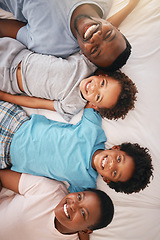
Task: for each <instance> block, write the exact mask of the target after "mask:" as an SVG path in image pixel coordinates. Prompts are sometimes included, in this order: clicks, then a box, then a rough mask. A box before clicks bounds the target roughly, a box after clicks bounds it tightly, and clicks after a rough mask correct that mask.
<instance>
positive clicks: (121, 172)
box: [92, 146, 135, 183]
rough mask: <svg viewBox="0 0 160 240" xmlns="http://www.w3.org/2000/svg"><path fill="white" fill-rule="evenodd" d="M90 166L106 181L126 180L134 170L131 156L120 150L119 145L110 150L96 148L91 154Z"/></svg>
mask: <svg viewBox="0 0 160 240" xmlns="http://www.w3.org/2000/svg"><path fill="white" fill-rule="evenodd" d="M92 163H93V164H92V166H93V168H94V169H96V170H97V172H98V173H99V174H100V175H101V176H102V177H103V180H104V181H105V182H107V183H109V182H110V181H112V182H118V181H119V182H126V181H128V180H129V179H130V178H131V177H132V175H133V172H134V169H135V164H134V160H133V158H132V157H130V156H128V155H127V154H126V153H125V152H123V151H121V150H120V148H119V146H115V147H113V148H112V149H111V150H98V151H96V153H95V156H94V155H93V161H92Z"/></svg>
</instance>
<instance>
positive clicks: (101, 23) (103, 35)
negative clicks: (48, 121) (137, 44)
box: [74, 15, 126, 67]
mask: <svg viewBox="0 0 160 240" xmlns="http://www.w3.org/2000/svg"><path fill="white" fill-rule="evenodd" d="M74 27H75V33H76V38H77V41H78V44H79V46H80V48H81V50H82V52H83V54H84V55H85V56H86V57H87V58H88V59H89V60H90V61H91V62H93V63H94V64H96V65H97V66H101V67H108V66H110V65H111V64H112V63H113V62H114V61H115V60H116V59H117V57H118V56H119V55H120V54H121V53H122V52H123V51H124V50H125V49H126V42H125V39H124V37H123V35H122V34H121V33H120V31H118V29H117V28H115V27H114V26H113V25H112V24H110V23H109V22H108V21H106V20H104V19H101V18H91V17H89V16H86V15H78V16H77V17H76V18H75V21H74Z"/></svg>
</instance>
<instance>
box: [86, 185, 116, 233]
mask: <svg viewBox="0 0 160 240" xmlns="http://www.w3.org/2000/svg"><path fill="white" fill-rule="evenodd" d="M85 191H91V192H94V193H95V194H96V195H97V197H98V198H99V200H100V205H101V217H100V219H99V221H98V223H96V224H95V225H94V226H89V227H88V228H89V229H90V230H92V231H94V230H97V229H101V228H104V227H106V226H107V225H108V224H110V222H111V221H112V219H113V215H114V205H113V202H112V200H111V198H110V197H109V196H108V195H107V194H106V193H105V192H103V191H101V190H99V189H94V188H88V189H87V190H85Z"/></svg>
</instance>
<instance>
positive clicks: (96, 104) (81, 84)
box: [0, 0, 153, 239]
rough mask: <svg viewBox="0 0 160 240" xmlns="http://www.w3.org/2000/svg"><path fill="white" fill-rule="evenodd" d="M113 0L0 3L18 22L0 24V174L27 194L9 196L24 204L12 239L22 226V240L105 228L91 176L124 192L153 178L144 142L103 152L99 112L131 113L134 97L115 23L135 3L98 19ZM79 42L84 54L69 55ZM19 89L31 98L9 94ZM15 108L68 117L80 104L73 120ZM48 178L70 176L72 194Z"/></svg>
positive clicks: (126, 51) (104, 202)
mask: <svg viewBox="0 0 160 240" xmlns="http://www.w3.org/2000/svg"><path fill="white" fill-rule="evenodd" d="M6 2H7V4H6ZM111 2H112V1H109V0H108V1H104V2H103V1H102V2H101V3H99V1H98V0H97V1H92V4H91V1H89V3H88V1H87V0H86V1H83V3H81V2H80V1H78V0H77V1H75V0H74V1H71V0H70V1H66V0H65V1H63V3H62V1H48V3H47V4H50V6H46V1H43V0H41V1H39V2H38V4H37V2H32V1H24V3H23V6H22V5H20V3H19V1H9V0H7V1H4V0H3V1H2V0H0V7H1V8H3V9H5V10H7V11H11V12H12V13H13V14H14V16H15V17H16V19H18V20H20V21H23V22H20V21H17V20H2V19H1V20H0V36H1V37H3V38H1V39H0V48H1V49H2V50H1V52H0V57H1V68H0V69H1V73H0V74H1V87H0V90H1V91H0V99H1V101H0V124H1V128H0V133H1V139H0V141H1V150H0V151H1V161H0V169H3V170H0V179H1V184H2V186H3V187H6V188H8V189H11V190H13V191H15V192H16V193H20V194H21V195H23V196H24V198H22V197H21V198H20V197H19V196H18V195H15V199H16V201H17V203H19V206H21V205H23V204H26V206H28V207H26V209H24V210H21V211H20V215H21V217H22V219H23V221H22V222H20V223H19V224H20V226H19V229H18V230H17V232H15V233H14V230H13V232H12V231H10V232H9V231H8V232H9V233H8V232H7V233H6V234H11V235H10V236H12V237H13V236H16V234H17V236H21V233H23V234H24V231H26V232H25V234H24V235H25V237H26V239H32V238H34V237H35V236H36V238H39V239H41V238H42V239H44V237H46V238H47V236H48V239H50V238H52V239H53V238H54V239H55V237H56V239H76V238H77V237H78V236H77V234H76V233H79V237H80V238H81V239H87V235H86V234H81V233H87V234H88V233H90V232H92V231H93V230H95V229H99V228H102V227H105V226H107V225H108V224H109V223H110V222H111V221H112V218H113V214H114V207H113V203H112V201H111V199H110V198H109V196H107V194H105V193H103V192H102V191H99V190H92V189H93V188H96V180H97V176H98V174H100V175H101V176H102V177H103V180H104V181H105V182H107V184H108V185H109V186H110V187H111V188H113V189H115V191H117V192H124V193H127V194H129V193H133V192H139V191H140V190H142V189H144V188H145V187H146V186H148V184H149V182H150V177H151V176H152V171H153V167H152V163H151V157H150V154H149V152H148V149H147V148H144V147H141V146H139V144H137V143H135V144H132V143H123V144H121V145H120V146H113V147H112V149H108V150H106V149H105V142H106V140H107V138H106V136H105V133H104V131H103V129H102V127H101V124H102V118H101V117H106V118H108V119H118V118H122V119H123V118H124V117H125V116H126V115H127V113H128V111H129V110H132V109H134V104H135V101H136V93H137V88H136V86H135V84H134V83H133V82H132V80H131V79H129V78H128V77H127V76H126V75H125V74H124V73H122V72H121V71H120V70H118V69H119V68H121V67H122V66H123V65H124V64H125V63H126V61H127V59H128V58H129V55H130V53H131V46H130V44H129V43H128V41H127V39H126V38H125V37H124V36H123V35H122V34H121V33H120V31H118V30H117V28H116V27H117V26H118V25H119V24H120V23H121V22H122V21H123V20H124V19H125V17H126V16H127V15H128V14H129V13H130V12H131V11H132V10H133V9H134V8H135V6H136V5H137V3H138V2H139V0H137V1H135V0H134V1H133V0H130V1H129V3H128V4H127V5H126V7H124V8H123V9H122V10H121V11H120V12H118V13H117V14H115V15H114V16H113V17H111V18H110V19H109V21H110V22H112V24H113V25H114V26H116V27H113V25H112V24H110V23H109V21H106V20H104V19H102V16H105V14H106V16H107V14H108V12H109V9H110V6H111ZM103 4H104V6H101V5H103ZM22 7H23V9H22ZM105 7H107V8H106V9H105ZM17 9H18V11H17ZM44 9H45V10H46V12H44ZM57 9H59V11H58V10H57ZM103 9H105V11H106V10H107V9H108V10H107V12H106V13H104V10H103ZM52 10H53V12H55V14H54V13H53V12H52ZM48 11H49V12H50V13H49V12H48ZM60 13H62V14H60ZM45 14H46V15H45ZM57 14H58V15H57ZM42 16H43V17H42ZM68 16H70V17H68ZM68 19H69V20H70V21H69V20H68ZM24 22H25V23H24ZM52 23H53V24H52ZM47 24H48V25H47ZM67 24H69V26H70V27H68V25H67ZM43 25H44V26H43ZM47 26H48V27H47ZM59 26H61V28H59ZM47 28H48V29H50V30H47V31H46V29H47ZM44 29H45V31H43V30H44ZM62 29H63V30H62ZM40 33H41V35H40ZM50 35H51V36H52V37H50ZM53 36H54V37H53ZM6 37H7V38H6ZM9 37H13V38H17V39H18V40H19V41H20V42H22V43H23V44H24V45H26V46H27V48H28V49H30V50H28V49H27V48H26V47H25V46H24V45H23V44H22V43H20V42H18V41H17V40H15V39H12V38H9ZM52 38H54V39H52ZM52 40H53V41H52ZM78 44H79V46H78ZM79 47H80V49H81V51H82V53H83V54H84V55H83V54H82V53H76V52H77V51H78V50H79ZM35 52H36V53H35ZM42 53H43V54H42ZM44 54H45V55H44ZM49 54H52V55H54V56H51V55H49ZM71 54H72V55H71ZM93 63H94V64H95V65H96V66H95V65H94V64H93ZM97 67H98V70H96V69H97ZM106 72H107V73H106ZM93 73H94V74H95V75H92V74H93ZM57 80H58V84H57V82H56V81H57ZM61 81H62V82H61ZM24 93H25V94H26V95H28V96H26V95H25V96H24V95H12V94H24ZM9 102H10V103H9ZM13 103H14V104H13ZM16 104H18V105H22V106H26V107H34V108H46V109H50V110H54V111H57V112H59V113H60V114H61V115H62V116H63V117H64V119H65V120H66V121H70V119H71V118H72V117H73V116H74V115H75V114H76V113H78V112H79V111H80V110H81V109H82V108H84V113H83V116H82V119H81V120H80V122H78V123H77V124H75V125H73V124H69V123H62V122H57V121H53V120H49V119H47V118H46V117H45V116H42V115H37V114H32V115H31V116H28V115H27V114H26V112H25V111H24V110H23V109H22V108H21V107H20V106H18V105H16ZM71 143H72V144H71ZM8 168H11V170H10V169H8ZM21 173H23V174H21ZM26 173H29V174H33V175H39V176H45V177H47V178H46V179H45V178H42V177H38V176H37V177H36V176H32V175H27V174H26ZM48 178H53V179H56V180H59V181H67V182H68V183H69V191H70V192H71V193H70V194H68V195H67V196H66V197H64V195H65V194H66V189H65V187H64V186H63V185H62V184H61V183H59V182H56V181H53V180H50V179H48ZM44 179H45V180H44ZM43 181H44V182H45V184H43V183H42V182H43ZM84 190H85V191H84ZM86 190H87V191H86ZM81 191H84V192H81ZM73 192H76V193H73ZM39 196H41V197H39ZM31 199H32V200H31ZM61 199H62V200H61ZM6 201H7V200H6ZM6 201H5V200H2V204H1V206H2V207H0V211H1V213H2V214H1V216H2V217H3V215H4V214H5V213H4V206H5V208H8V209H9V206H10V207H12V208H13V206H14V205H12V204H13V202H12V203H8V202H6ZM16 201H15V202H16ZM53 202H54V203H53ZM59 202H60V203H59ZM58 203H59V204H58ZM3 204H4V206H3ZM10 204H11V205H10ZM57 204H58V205H57ZM35 205H36V207H37V208H36V207H34V206H35ZM45 206H48V209H47V207H45ZM29 209H30V211H29ZM40 209H41V210H40ZM32 210H33V212H32ZM28 212H30V214H28ZM53 212H54V214H53ZM9 213H10V212H9V211H8V214H9ZM12 214H13V212H12ZM5 216H7V215H5ZM8 218H10V215H8ZM34 218H35V220H34V221H33V219H34ZM4 219H5V218H4ZM31 219H32V221H30V220H31ZM53 219H54V220H53ZM5 220H6V222H7V221H8V220H7V217H6V219H5ZM53 221H54V222H53ZM4 223H5V221H4ZM24 224H25V229H24ZM26 224H27V225H26ZM4 226H5V224H4ZM6 226H7V225H6ZM15 227H17V226H16V225H15ZM31 229H34V231H33V232H32V230H31ZM3 231H4V234H5V231H7V230H6V229H5V227H3ZM13 239H14V238H13Z"/></svg>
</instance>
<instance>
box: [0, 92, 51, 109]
mask: <svg viewBox="0 0 160 240" xmlns="http://www.w3.org/2000/svg"><path fill="white" fill-rule="evenodd" d="M0 100H3V101H6V102H10V103H14V104H17V105H21V106H23V107H29V108H39V109H48V110H52V111H55V109H54V106H53V101H52V100H47V99H43V98H37V97H29V96H23V95H12V94H9V93H6V92H3V91H0Z"/></svg>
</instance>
